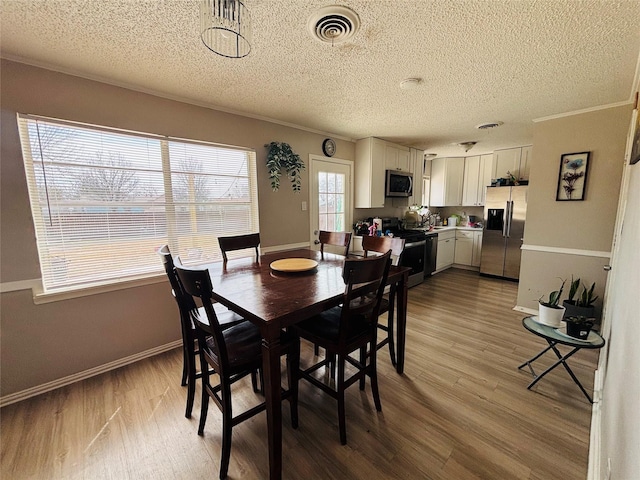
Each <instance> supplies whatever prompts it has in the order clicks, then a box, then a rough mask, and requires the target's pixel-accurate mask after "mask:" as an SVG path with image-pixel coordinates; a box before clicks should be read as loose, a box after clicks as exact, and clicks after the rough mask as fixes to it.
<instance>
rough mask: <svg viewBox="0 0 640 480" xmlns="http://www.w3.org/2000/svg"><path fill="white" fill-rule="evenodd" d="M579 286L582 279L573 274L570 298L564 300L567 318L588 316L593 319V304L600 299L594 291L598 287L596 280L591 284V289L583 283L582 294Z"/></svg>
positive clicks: (563, 304)
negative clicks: (574, 276)
mask: <svg viewBox="0 0 640 480" xmlns="http://www.w3.org/2000/svg"><path fill="white" fill-rule="evenodd" d="M579 288H580V279H579V278H577V279H575V280H574V279H573V276H571V287H570V288H569V298H567V299H566V300H565V301H564V302H562V306H563V307H565V313H564V318H565V319H566V318H567V317H586V318H589V319H593V318H594V316H595V315H594V312H595V306H594V305H593V304H594V302H595V301H596V300H597V299H598V296H597V295H594V294H593V291H594V290H595V288H596V284H595V282H594V283H592V284H591V288H589V289H587V287H586V285H585V284H584V283H583V284H582V291H581V292H580V294H578V290H579ZM576 295H577V296H576ZM574 297H575V299H574Z"/></svg>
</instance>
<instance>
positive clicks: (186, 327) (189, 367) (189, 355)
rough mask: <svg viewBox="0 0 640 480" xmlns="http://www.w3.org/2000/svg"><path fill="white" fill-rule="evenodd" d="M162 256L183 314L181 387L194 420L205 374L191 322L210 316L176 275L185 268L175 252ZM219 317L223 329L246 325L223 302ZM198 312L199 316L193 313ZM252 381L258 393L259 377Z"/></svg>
mask: <svg viewBox="0 0 640 480" xmlns="http://www.w3.org/2000/svg"><path fill="white" fill-rule="evenodd" d="M158 255H160V258H161V259H162V263H163V265H164V269H165V272H166V274H167V277H168V278H169V284H170V285H171V294H172V295H173V298H174V299H175V301H176V303H177V304H178V311H179V314H180V328H181V331H182V381H181V385H182V386H183V387H184V386H185V385H186V386H187V408H186V412H185V417H187V418H191V412H192V410H193V399H194V397H195V388H196V379H198V378H200V376H201V375H202V374H201V372H199V371H198V367H197V365H196V360H195V359H196V355H198V353H199V350H198V341H197V339H196V335H195V331H194V328H195V326H194V324H193V321H192V319H191V315H195V314H197V315H198V316H199V317H201V318H203V319H204V318H206V313H205V311H204V308H203V307H200V308H197V307H196V304H195V303H194V301H193V297H192V296H191V295H189V294H187V293H186V292H185V291H184V289H183V288H182V285H181V284H180V279H179V278H178V275H177V274H176V271H175V268H176V265H175V264H176V263H177V264H178V265H181V262H180V259H179V257H176V259H175V261H174V258H173V257H172V256H171V251H170V250H169V246H168V245H163V246H162V247H160V248H159V249H158ZM215 309H216V314H217V316H218V322H219V324H220V326H221V327H222V328H229V327H232V326H234V325H237V324H238V323H240V322H244V321H245V320H244V318H242V317H241V316H240V315H237V314H236V313H233V312H231V311H229V310H227V309H226V307H224V306H223V305H220V304H219V303H216V304H215ZM192 312H195V313H192ZM251 378H252V381H253V387H254V390H256V391H257V390H258V381H257V374H256V373H254V374H252V377H251Z"/></svg>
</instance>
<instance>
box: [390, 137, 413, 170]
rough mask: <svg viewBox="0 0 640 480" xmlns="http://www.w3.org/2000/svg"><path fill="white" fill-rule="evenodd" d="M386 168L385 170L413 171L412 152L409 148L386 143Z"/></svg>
mask: <svg viewBox="0 0 640 480" xmlns="http://www.w3.org/2000/svg"><path fill="white" fill-rule="evenodd" d="M385 143H386V145H385V150H384V167H385V170H402V171H403V172H410V171H411V151H410V149H409V148H408V147H403V146H402V145H395V144H393V143H389V142H385Z"/></svg>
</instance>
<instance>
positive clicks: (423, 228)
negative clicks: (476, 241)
mask: <svg viewBox="0 0 640 480" xmlns="http://www.w3.org/2000/svg"><path fill="white" fill-rule="evenodd" d="M414 230H423V231H425V232H429V233H438V232H446V231H448V230H472V231H474V232H476V231H479V232H481V231H482V228H475V227H466V226H463V227H449V226H446V225H445V226H442V227H434V228H433V230H431V231H430V230H429V229H428V228H426V227H418V228H415V229H414Z"/></svg>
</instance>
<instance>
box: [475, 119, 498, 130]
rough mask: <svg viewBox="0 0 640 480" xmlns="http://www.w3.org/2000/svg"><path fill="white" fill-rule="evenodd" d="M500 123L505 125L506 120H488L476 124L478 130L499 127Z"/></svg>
mask: <svg viewBox="0 0 640 480" xmlns="http://www.w3.org/2000/svg"><path fill="white" fill-rule="evenodd" d="M500 125H504V122H499V121H498V122H487V123H481V124H480V125H476V128H477V129H478V130H489V129H491V128H496V127H499V126H500Z"/></svg>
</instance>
